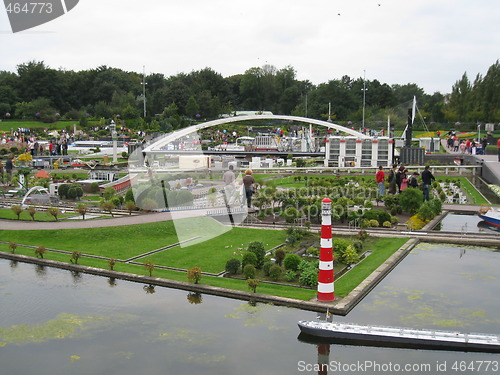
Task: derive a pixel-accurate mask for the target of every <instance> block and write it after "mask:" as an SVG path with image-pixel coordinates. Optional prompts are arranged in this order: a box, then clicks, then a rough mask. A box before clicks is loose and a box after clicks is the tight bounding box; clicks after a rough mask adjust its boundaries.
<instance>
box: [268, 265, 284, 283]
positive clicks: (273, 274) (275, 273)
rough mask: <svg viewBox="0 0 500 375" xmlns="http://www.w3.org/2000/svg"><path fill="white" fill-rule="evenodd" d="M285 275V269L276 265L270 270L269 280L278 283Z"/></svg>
mask: <svg viewBox="0 0 500 375" xmlns="http://www.w3.org/2000/svg"><path fill="white" fill-rule="evenodd" d="M282 274H283V268H281V267H280V266H278V265H277V264H275V265H274V266H272V267H271V268H270V269H269V278H270V279H271V280H272V281H278V280H279V279H280V278H281V275H282Z"/></svg>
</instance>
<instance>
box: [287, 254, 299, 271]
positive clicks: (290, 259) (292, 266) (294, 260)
mask: <svg viewBox="0 0 500 375" xmlns="http://www.w3.org/2000/svg"><path fill="white" fill-rule="evenodd" d="M300 261H301V258H300V256H298V255H297V254H288V255H287V256H286V257H285V259H284V260H283V266H284V267H285V269H286V270H292V271H297V269H298V268H299V264H300Z"/></svg>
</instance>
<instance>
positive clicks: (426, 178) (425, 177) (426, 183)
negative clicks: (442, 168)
mask: <svg viewBox="0 0 500 375" xmlns="http://www.w3.org/2000/svg"><path fill="white" fill-rule="evenodd" d="M432 181H436V179H435V178H434V176H433V175H432V172H431V171H430V170H429V166H428V165H426V166H425V169H424V171H423V172H422V190H423V191H424V200H425V201H429V200H430V199H431V198H430V194H429V192H430V189H431V184H432Z"/></svg>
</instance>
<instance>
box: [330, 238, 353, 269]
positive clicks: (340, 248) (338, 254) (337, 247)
mask: <svg viewBox="0 0 500 375" xmlns="http://www.w3.org/2000/svg"><path fill="white" fill-rule="evenodd" d="M350 244H351V243H350V242H349V241H347V240H345V239H343V238H335V239H334V240H333V241H332V246H333V251H334V252H335V258H336V259H338V260H339V261H340V262H342V263H343V261H344V253H345V251H346V249H347V246H349V245H350Z"/></svg>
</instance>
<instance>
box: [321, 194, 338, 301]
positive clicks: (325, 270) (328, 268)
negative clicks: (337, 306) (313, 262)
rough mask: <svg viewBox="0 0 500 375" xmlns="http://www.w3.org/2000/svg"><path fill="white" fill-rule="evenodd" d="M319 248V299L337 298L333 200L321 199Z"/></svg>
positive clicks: (329, 299) (331, 299) (330, 299)
mask: <svg viewBox="0 0 500 375" xmlns="http://www.w3.org/2000/svg"><path fill="white" fill-rule="evenodd" d="M320 246H321V247H320V250H319V272H318V301H321V302H328V301H333V300H335V294H334V287H333V281H334V277H333V246H332V201H331V200H330V199H329V198H325V199H323V200H322V201H321V245H320Z"/></svg>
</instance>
